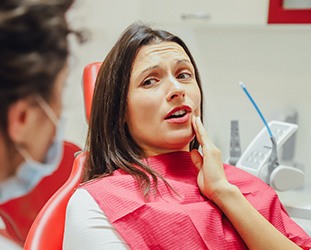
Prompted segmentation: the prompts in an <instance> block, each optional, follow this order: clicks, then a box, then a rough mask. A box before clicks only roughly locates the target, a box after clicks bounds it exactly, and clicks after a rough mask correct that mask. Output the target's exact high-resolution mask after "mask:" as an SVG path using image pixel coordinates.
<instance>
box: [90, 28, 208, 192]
mask: <svg viewBox="0 0 311 250" xmlns="http://www.w3.org/2000/svg"><path fill="white" fill-rule="evenodd" d="M161 42H174V43H177V44H179V45H180V46H181V47H182V48H183V49H184V51H185V52H186V53H187V55H188V56H189V58H190V60H191V63H192V64H193V66H194V69H195V76H196V81H197V83H198V85H199V89H200V92H201V93H202V89H201V80H200V77H199V72H198V69H197V66H196V63H195V61H194V59H193V57H192V55H191V53H190V51H189V49H188V48H187V46H186V45H185V43H184V42H183V41H182V40H181V39H180V38H179V37H177V36H175V35H173V34H171V33H169V32H167V31H164V30H155V29H152V28H151V27H150V26H148V25H145V24H143V23H140V22H139V23H134V24H132V25H130V26H129V27H128V28H127V29H126V30H125V31H124V32H123V34H122V35H121V37H120V38H119V40H118V41H117V43H116V44H115V45H114V47H113V48H112V49H111V51H110V52H109V54H108V55H107V57H106V58H105V60H104V61H103V63H102V66H101V68H100V70H99V73H98V76H97V79H96V83H95V90H94V95H93V101H92V110H91V116H90V121H89V130H88V136H87V142H86V150H87V151H88V154H87V164H86V172H85V181H88V180H91V179H94V178H97V177H100V176H105V175H110V174H111V173H112V172H113V171H115V170H116V169H122V170H123V171H125V172H126V173H128V174H131V175H132V176H133V177H135V178H136V179H137V180H138V181H139V183H140V186H141V188H142V190H143V193H144V194H145V195H147V194H148V193H149V191H150V189H151V181H150V179H149V177H148V174H149V175H150V176H151V178H152V179H153V182H154V187H156V185H157V177H160V178H162V177H161V176H160V175H159V174H158V173H156V172H155V171H153V170H152V169H151V168H149V167H148V166H146V165H144V164H142V163H141V159H142V158H143V157H145V155H144V152H143V150H142V149H141V148H140V147H139V146H138V145H137V144H136V142H135V141H134V140H133V138H132V137H131V135H130V133H129V130H128V128H127V125H126V122H125V113H126V105H127V95H128V89H129V83H130V77H131V70H132V65H133V62H134V60H135V58H136V55H137V53H138V51H139V49H140V48H141V47H142V46H145V45H151V44H159V43H161ZM201 95H202V94H201ZM202 112H203V107H202V102H201V117H202ZM198 145H199V144H198V141H197V139H196V138H194V139H193V141H192V142H191V143H190V150H191V149H193V148H198ZM162 179H163V178H162Z"/></svg>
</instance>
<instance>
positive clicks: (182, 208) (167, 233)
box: [82, 152, 311, 250]
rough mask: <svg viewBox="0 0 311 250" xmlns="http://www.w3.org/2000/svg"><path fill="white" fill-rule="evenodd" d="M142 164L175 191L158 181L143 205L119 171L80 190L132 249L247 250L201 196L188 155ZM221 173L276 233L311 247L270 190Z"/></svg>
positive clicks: (243, 176)
mask: <svg viewBox="0 0 311 250" xmlns="http://www.w3.org/2000/svg"><path fill="white" fill-rule="evenodd" d="M145 163H147V164H148V165H149V166H150V167H152V168H153V169H155V170H156V171H157V172H159V173H160V174H161V175H162V176H163V177H164V178H165V179H166V180H167V182H168V183H169V184H170V185H171V186H172V187H173V189H174V191H172V189H170V188H169V187H168V186H167V185H166V184H165V183H164V182H163V181H162V180H161V179H159V180H158V186H157V187H158V193H157V194H156V195H153V194H151V195H150V199H149V200H147V201H146V199H145V198H144V196H143V195H142V192H141V190H140V189H139V187H138V185H137V182H136V180H135V179H134V178H133V177H132V176H130V175H128V174H126V173H124V172H123V171H121V170H117V171H115V172H114V173H113V175H111V176H107V177H104V178H100V179H97V180H94V181H92V182H89V183H87V184H85V185H83V186H82V187H83V188H84V189H86V190H87V191H88V192H89V193H90V194H91V195H92V197H93V198H94V199H95V201H96V202H97V203H98V205H99V207H100V208H101V209H102V210H103V212H104V213H105V215H106V216H107V218H108V219H109V221H110V222H111V224H112V225H113V226H114V227H115V228H116V230H117V231H118V232H119V234H120V235H121V236H122V238H123V239H124V241H126V243H127V244H128V245H129V246H130V247H131V249H213V250H214V249H247V247H246V246H245V244H244V242H243V240H242V239H241V238H240V236H239V235H238V233H237V232H236V231H235V229H234V228H233V226H232V225H231V223H230V221H229V220H228V219H227V218H226V216H225V215H224V214H223V213H222V211H221V210H220V209H219V208H218V207H217V206H216V205H215V204H214V203H213V202H211V201H210V200H208V199H206V198H205V197H204V196H202V195H201V193H200V190H199V188H198V186H197V172H196V169H195V167H194V165H193V163H192V161H191V158H190V153H189V152H175V153H169V154H163V155H158V156H155V157H151V158H148V159H146V160H145ZM224 167H225V172H226V175H227V178H228V180H229V182H230V183H232V184H234V185H236V186H238V187H239V189H240V190H241V192H242V193H243V195H244V196H245V197H246V198H247V199H248V200H249V202H250V203H251V204H252V205H253V206H254V207H255V208H256V209H257V210H258V211H259V212H260V213H261V214H262V215H263V216H265V217H266V219H268V220H269V221H270V222H271V223H272V224H273V225H274V226H275V227H276V228H277V229H278V230H279V231H281V232H282V233H283V234H284V235H286V236H287V237H288V238H290V239H291V240H292V241H294V242H295V243H296V244H298V245H300V246H301V247H303V248H306V249H308V248H310V247H311V239H310V238H309V237H308V236H307V235H306V233H305V232H304V231H303V230H302V229H301V228H300V227H299V226H298V225H297V224H296V223H295V222H294V221H292V220H291V219H290V218H289V217H288V215H287V213H286V212H285V210H284V208H283V206H282V205H281V203H280V201H279V199H278V197H277V195H276V193H275V192H274V191H273V190H272V189H271V188H270V187H269V186H267V185H266V184H265V183H263V182H262V181H261V180H259V179H258V178H256V177H254V176H252V175H250V174H248V173H246V172H244V171H242V170H240V169H237V168H236V167H232V166H229V165H224Z"/></svg>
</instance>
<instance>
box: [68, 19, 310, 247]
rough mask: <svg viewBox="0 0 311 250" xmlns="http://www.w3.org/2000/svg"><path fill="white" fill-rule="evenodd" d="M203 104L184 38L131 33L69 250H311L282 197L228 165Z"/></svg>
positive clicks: (73, 209) (99, 122)
mask: <svg viewBox="0 0 311 250" xmlns="http://www.w3.org/2000/svg"><path fill="white" fill-rule="evenodd" d="M202 98H203V94H202V89H201V80H200V77H199V72H198V69H197V66H196V64H195V61H194V59H193V57H192V55H191V53H190V51H189V49H188V48H187V46H186V45H185V44H184V42H183V41H182V40H181V39H180V38H178V37H177V36H175V35H173V34H171V33H169V32H167V31H164V30H155V29H152V28H151V27H149V26H147V25H145V24H143V23H134V24H132V25H131V26H129V27H128V28H127V29H126V30H125V31H124V33H123V34H122V36H121V37H120V39H119V40H118V41H117V43H116V44H115V46H114V47H113V48H112V50H111V51H110V53H109V54H108V55H107V57H106V58H105V60H104V62H103V64H102V66H101V69H100V71H99V74H98V78H97V81H96V85H95V92H94V96H93V103H92V112H91V118H90V123H89V131H88V139H87V147H86V149H87V152H86V155H87V162H86V178H85V183H83V184H82V185H81V186H80V188H78V189H77V190H76V191H75V193H74V194H73V196H72V197H71V199H70V201H69V203H68V206H67V215H66V224H65V235H64V242H63V248H64V249H65V250H67V249H75V250H79V249H81V250H82V249H92V250H93V249H213V250H214V249H265V250H266V249H282V250H284V249H300V248H299V247H301V248H304V249H309V248H310V247H311V239H310V237H309V236H308V235H307V234H306V233H305V232H304V231H303V230H302V229H301V228H300V227H299V226H298V225H297V224H296V223H295V222H294V221H293V220H291V218H290V217H289V216H288V215H287V213H286V211H285V210H284V207H283V206H282V204H281V203H280V201H279V199H278V197H277V194H276V193H275V192H274V190H273V189H271V188H270V187H269V186H268V185H266V184H265V183H264V182H262V181H261V180H260V179H258V178H256V177H255V176H252V175H250V174H248V173H246V172H244V171H243V170H241V169H237V168H235V167H233V166H229V165H226V164H223V163H222V160H221V152H220V150H219V149H218V148H217V147H216V146H215V145H214V144H213V143H212V141H211V140H210V139H209V136H208V134H207V132H206V130H205V128H204V126H203V124H202V122H201V118H200V117H202V113H203V106H202ZM199 145H201V147H202V154H201V153H200V152H199V151H198V150H197V149H198V146H199Z"/></svg>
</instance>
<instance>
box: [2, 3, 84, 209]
mask: <svg viewBox="0 0 311 250" xmlns="http://www.w3.org/2000/svg"><path fill="white" fill-rule="evenodd" d="M72 3H73V0H2V1H1V3H0V204H3V203H5V202H7V201H10V200H11V199H14V198H17V197H20V196H23V195H25V194H27V193H28V192H30V191H31V190H32V189H33V188H34V187H35V186H36V184H37V183H38V182H39V181H40V180H41V179H42V178H43V177H44V176H47V175H49V174H51V173H52V172H53V171H54V170H55V169H56V167H57V166H58V164H59V162H60V160H61V157H62V147H63V143H62V140H63V138H62V132H63V131H62V130H63V126H62V122H61V121H60V117H61V111H62V93H63V90H64V84H65V80H66V77H67V74H68V55H69V44H68V41H67V37H68V35H69V34H70V33H76V34H78V32H75V31H72V30H71V29H70V28H69V25H68V23H67V21H66V12H67V10H68V9H69V8H70V6H71V5H72ZM78 37H79V35H78Z"/></svg>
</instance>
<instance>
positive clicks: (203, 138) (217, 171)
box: [191, 116, 232, 201]
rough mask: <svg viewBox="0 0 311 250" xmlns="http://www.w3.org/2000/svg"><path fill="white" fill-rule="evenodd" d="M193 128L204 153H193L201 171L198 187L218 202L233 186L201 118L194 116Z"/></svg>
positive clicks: (194, 160)
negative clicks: (225, 191)
mask: <svg viewBox="0 0 311 250" xmlns="http://www.w3.org/2000/svg"><path fill="white" fill-rule="evenodd" d="M192 126H193V129H194V131H195V134H196V137H197V139H198V141H199V143H200V144H201V146H202V152H203V156H201V154H200V153H199V152H198V150H196V149H194V150H192V151H191V159H192V162H193V163H194V165H195V166H196V167H197V169H198V170H199V173H198V180H197V181H198V186H199V188H200V190H201V192H202V194H203V195H204V196H206V197H207V198H209V199H211V200H213V201H216V200H218V199H219V198H221V197H219V196H220V194H221V193H222V191H223V190H227V189H228V188H231V187H232V186H231V184H230V183H229V182H228V180H227V178H226V175H225V172H224V169H223V163H222V160H221V152H220V150H219V149H218V148H217V147H216V146H215V145H214V144H213V142H212V141H211V140H210V138H209V137H208V134H207V132H206V130H205V128H204V126H203V124H202V122H201V119H200V117H194V116H193V118H192Z"/></svg>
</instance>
